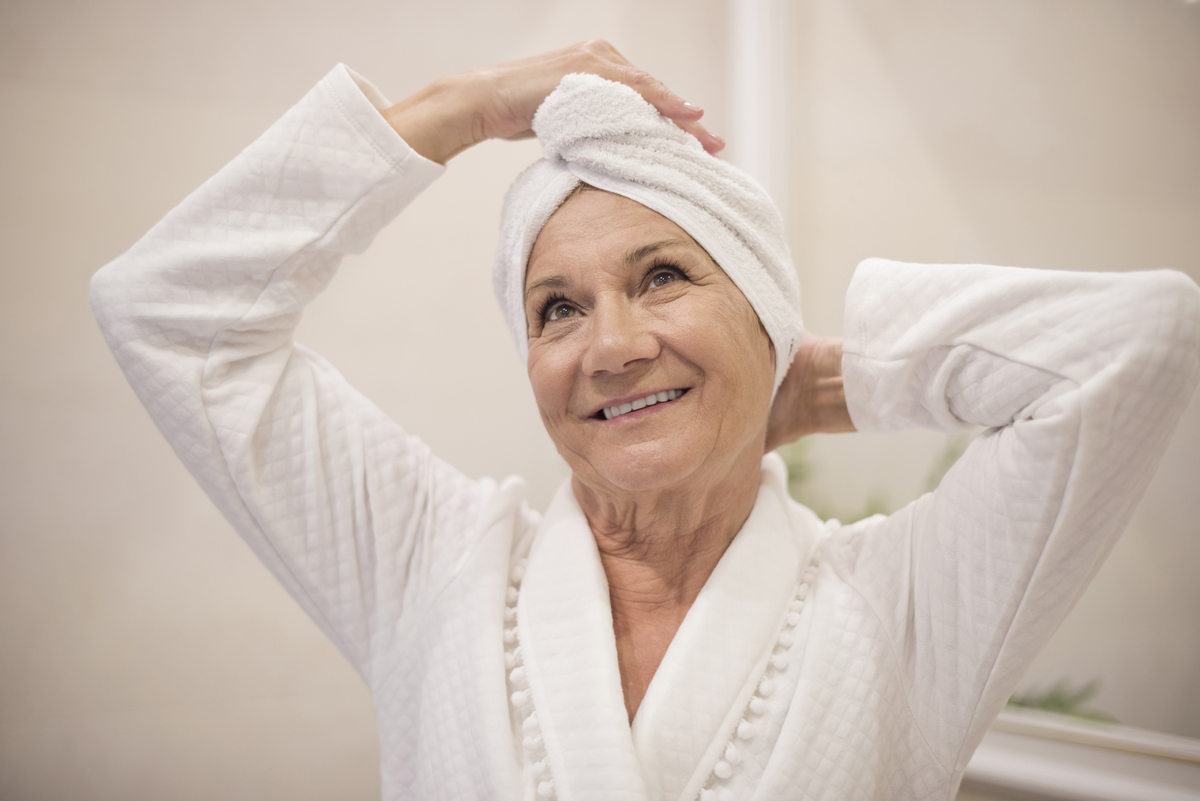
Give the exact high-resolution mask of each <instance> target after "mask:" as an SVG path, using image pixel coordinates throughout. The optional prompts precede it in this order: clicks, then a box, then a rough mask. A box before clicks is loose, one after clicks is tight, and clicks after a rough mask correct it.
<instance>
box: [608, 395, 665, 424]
mask: <svg viewBox="0 0 1200 801" xmlns="http://www.w3.org/2000/svg"><path fill="white" fill-rule="evenodd" d="M687 395H688V393H687V392H685V393H683V394H682V395H680V396H679V397H678V398H676V399H675V400H673V401H659V402H658V403H656V404H654V405H653V406H644V407H642V408H641V409H634V410H633V411H632V412H626V413H625V414H622V415H620V416H618V417H614V418H612V419H611V420H601V421H600V422H601V423H620V422H622V421H624V420H639V419H641V418H642V417H644V416H645V415H646V414H648V413H649V412H653V411H655V410H656V409H661V408H663V407H668V406H674V405H675V404H677V403H679V402H680V401H681V400H683V399H684V398H685V397H687ZM602 414H603V413H602ZM593 419H595V418H593Z"/></svg>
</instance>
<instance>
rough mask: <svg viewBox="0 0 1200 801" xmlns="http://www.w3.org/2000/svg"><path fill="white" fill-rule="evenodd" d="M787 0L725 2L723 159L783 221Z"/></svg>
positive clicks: (785, 209) (785, 216)
mask: <svg viewBox="0 0 1200 801" xmlns="http://www.w3.org/2000/svg"><path fill="white" fill-rule="evenodd" d="M788 12H789V7H788V2H787V0H730V3H729V41H730V48H729V52H730V61H731V64H730V71H731V73H732V81H731V86H732V92H733V102H732V103H731V107H732V109H733V124H732V126H731V136H730V138H729V153H728V158H729V160H730V161H731V162H733V163H734V164H736V165H738V166H739V167H741V168H742V169H744V170H745V171H746V172H748V173H750V174H751V175H752V176H754V178H755V179H756V180H757V181H758V182H759V183H761V184H762V185H763V187H764V188H765V189H766V190H767V192H769V193H770V195H771V197H772V198H774V200H775V203H776V204H777V205H778V206H779V210H780V212H781V213H782V214H783V219H784V224H785V225H786V224H787V220H788V213H787V212H788V147H787V145H788V132H787V127H788V114H787V112H788V75H789V72H790V59H789V41H790V33H791V26H790V24H789V23H790V15H789V13H788Z"/></svg>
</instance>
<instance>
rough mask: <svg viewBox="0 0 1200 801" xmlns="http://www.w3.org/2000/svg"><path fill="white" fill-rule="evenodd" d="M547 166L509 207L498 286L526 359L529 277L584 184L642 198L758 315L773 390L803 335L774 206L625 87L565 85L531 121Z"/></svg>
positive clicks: (515, 190)
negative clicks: (551, 228)
mask: <svg viewBox="0 0 1200 801" xmlns="http://www.w3.org/2000/svg"><path fill="white" fill-rule="evenodd" d="M533 130H534V133H536V134H537V137H538V141H539V142H541V145H542V155H543V158H542V159H541V160H540V161H537V162H535V163H534V164H533V165H532V166H530V167H529V168H528V169H527V170H525V172H523V173H522V174H521V175H520V177H518V178H517V180H516V182H515V183H513V185H512V188H511V189H509V191H508V195H507V197H506V198H505V200H504V210H503V212H502V215H501V223H500V240H499V243H498V245H497V248H496V261H495V265H494V270H493V286H494V288H495V291H496V298H497V300H499V302H500V308H501V309H502V310H503V312H504V317H505V320H507V321H508V327H509V330H510V331H512V335H513V339H514V340H515V341H516V344H517V349H518V350H519V351H520V353H521V359H522V361H524V360H525V359H526V358H527V357H528V355H529V350H528V342H527V340H526V324H525V323H526V321H525V309H524V305H523V295H524V282H525V267H526V264H527V263H528V261H529V254H530V251H531V250H532V249H533V243H534V241H535V240H536V239H537V236H538V233H539V232H540V231H541V230H542V226H543V225H545V224H546V221H547V220H548V219H549V218H550V215H551V214H553V213H554V211H555V210H556V209H557V208H558V207H559V206H560V205H561V204H562V202H563V199H564V198H566V196H567V195H569V194H570V193H571V190H573V189H574V188H575V187H576V185H578V183H579V182H580V181H582V182H584V183H587V184H591V185H592V186H594V187H597V188H599V189H604V190H607V191H609V192H613V193H615V194H618V195H622V196H624V197H627V198H629V199H630V200H636V201H637V202H638V203H641V204H642V205H643V206H646V207H647V208H650V209H653V210H654V211H657V212H658V213H659V214H661V215H663V216H664V217H666V218H667V219H669V220H671V221H672V222H674V223H675V224H676V225H678V226H679V227H680V228H682V229H683V230H685V231H687V232H688V234H690V235H691V237H692V238H693V239H695V240H696V241H697V242H698V243H700V245H701V246H702V247H703V248H704V249H705V250H707V251H708V254H709V255H710V256H712V257H713V259H714V260H715V261H716V262H717V264H719V265H720V266H721V269H723V270H724V271H725V273H726V274H727V275H729V277H730V278H731V279H732V280H733V282H734V284H736V285H737V287H738V289H740V290H741V291H742V294H743V295H745V296H746V299H747V300H748V301H750V305H751V306H752V307H753V308H754V311H755V312H757V314H758V318H759V320H761V321H762V324H763V327H764V328H766V330H767V334H768V336H770V338H771V341H772V342H773V343H774V345H775V355H776V358H775V388H778V387H779V384H780V382H782V381H783V377H784V376H785V375H787V370H788V367H790V366H791V363H792V357H793V356H794V355H795V353H796V347H797V346H798V345H799V343H800V336H801V334H802V332H803V329H802V327H801V322H800V283H799V282H798V281H797V280H796V272H795V270H794V269H793V267H792V260H791V256H790V255H789V254H788V248H787V242H786V239H785V237H784V232H783V221H782V220H781V219H780V216H779V211H778V210H777V209H776V208H775V204H774V203H772V202H771V198H770V197H769V196H768V195H767V193H766V192H765V191H763V189H762V187H760V186H759V185H758V184H757V183H755V181H754V180H753V179H752V178H750V176H748V175H746V174H745V173H744V172H742V171H741V170H739V169H737V168H736V167H734V166H732V165H730V164H728V163H726V162H724V161H721V160H720V159H718V158H716V157H714V156H710V155H709V154H708V153H706V152H705V151H704V148H703V147H701V146H700V143H699V142H698V141H697V140H696V138H695V137H693V136H692V135H691V134H688V133H684V132H683V131H682V130H680V129H679V128H678V127H676V126H675V125H674V123H672V122H670V121H669V120H667V119H666V118H664V117H663V116H662V115H660V114H659V113H658V112H657V111H656V110H655V109H654V107H653V106H651V105H650V104H649V103H647V102H646V101H645V100H644V99H642V96H641V95H639V94H638V93H637V92H635V91H634V90H633V89H630V88H629V87H628V86H625V85H624V84H620V83H614V82H613V81H606V80H604V79H603V78H600V77H598V76H595V75H582V74H575V75H568V76H566V77H565V78H563V79H562V82H561V83H560V84H559V86H558V88H557V89H556V90H555V91H554V92H553V93H551V94H550V96H549V97H547V98H546V100H545V102H543V103H542V105H541V107H540V108H539V109H538V110H537V114H535V115H534V118H533Z"/></svg>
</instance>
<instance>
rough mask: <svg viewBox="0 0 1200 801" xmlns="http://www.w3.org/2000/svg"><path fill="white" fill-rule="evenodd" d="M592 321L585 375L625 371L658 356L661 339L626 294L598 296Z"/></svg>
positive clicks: (589, 330)
mask: <svg viewBox="0 0 1200 801" xmlns="http://www.w3.org/2000/svg"><path fill="white" fill-rule="evenodd" d="M588 322H589V325H588V330H587V338H588V339H587V345H586V350H585V351H584V354H583V365H582V367H583V372H584V374H585V375H589V376H591V375H599V374H601V373H612V374H614V375H616V374H620V373H624V372H625V371H626V370H629V369H631V368H633V367H635V366H636V365H638V364H639V363H643V362H645V361H648V360H651V359H654V358H655V357H657V356H658V353H659V344H658V340H657V338H655V337H654V335H653V334H652V332H651V331H650V329H649V327H648V326H647V325H646V322H647V321H646V320H644V319H642V315H640V314H639V313H638V309H637V308H635V305H634V304H632V303H630V301H629V299H628V298H625V297H624V296H620V297H608V298H599V299H597V302H596V305H595V307H594V308H593V309H592V313H591V319H590V320H589V321H588Z"/></svg>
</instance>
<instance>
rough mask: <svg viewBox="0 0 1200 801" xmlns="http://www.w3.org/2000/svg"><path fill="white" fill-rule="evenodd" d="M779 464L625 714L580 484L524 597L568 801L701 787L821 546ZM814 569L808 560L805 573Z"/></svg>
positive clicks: (559, 783) (651, 796) (552, 521)
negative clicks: (791, 497) (797, 509)
mask: <svg viewBox="0 0 1200 801" xmlns="http://www.w3.org/2000/svg"><path fill="white" fill-rule="evenodd" d="M787 503H788V502H787V490H786V474H785V471H784V468H783V464H782V462H781V461H780V460H779V459H778V457H767V458H766V459H765V460H764V463H763V472H762V483H761V484H760V487H759V493H758V499H757V500H756V502H755V506H754V509H753V511H752V512H751V514H750V517H749V518H748V519H747V521H746V524H745V525H744V526H743V528H742V531H741V532H740V533H739V534H738V536H737V538H736V539H734V541H733V543H732V544H731V545H730V546H729V549H728V550H727V551H726V552H725V555H724V556H723V557H722V558H721V561H720V562H719V563H718V564H717V567H716V569H715V570H714V571H713V574H712V576H710V577H709V580H708V582H707V583H706V584H705V586H704V587H703V589H702V590H701V592H700V595H699V596H698V597H697V599H696V601H695V603H694V604H693V605H692V608H691V609H690V610H689V612H688V614H687V617H686V618H685V619H684V622H683V625H682V626H681V627H680V629H679V631H678V633H677V634H676V635H675V638H674V639H673V640H672V642H671V646H670V648H669V649H668V650H667V653H666V655H665V657H664V658H663V661H662V664H661V665H660V666H659V668H658V671H657V672H656V673H655V675H654V679H653V681H652V682H651V683H650V686H649V688H648V690H647V692H646V696H645V698H644V699H643V700H642V704H641V707H640V708H639V710H638V713H637V716H636V718H635V719H634V723H633V727H632V730H631V728H630V725H629V723H628V715H627V713H626V711H625V700H624V695H623V693H622V690H621V676H620V669H619V668H618V665H617V649H616V639H615V637H614V634H613V625H612V608H611V606H610V605H609V596H608V581H607V579H606V577H605V574H604V569H603V567H602V566H601V564H600V556H599V553H598V551H597V549H596V543H595V540H594V539H593V537H592V533H591V530H590V528H589V527H588V523H587V519H586V518H585V517H584V514H583V511H582V510H581V509H580V508H579V504H578V502H577V501H576V500H575V495H574V493H573V492H572V490H571V486H570V482H566V483H565V484H564V485H563V487H562V488H561V489H560V490H559V492H558V495H557V496H556V497H555V499H554V502H553V503H552V504H551V506H550V509H549V510H548V511H547V513H546V516H545V518H544V519H543V522H542V530H541V531H540V532H539V533H538V538H537V542H536V544H535V545H534V549H533V553H532V554H531V556H530V561H529V565H528V568H527V570H526V572H525V577H524V581H523V584H522V586H521V597H520V601H519V603H518V610H517V622H518V631H519V638H520V644H521V651H522V656H523V660H524V663H525V668H526V671H527V673H528V675H529V682H530V688H531V691H532V693H533V703H534V708H535V709H536V711H537V716H538V721H539V723H540V727H541V730H542V735H543V736H544V738H545V742H546V750H547V754H548V756H549V761H550V768H551V770H552V772H553V774H554V780H555V785H556V787H557V793H558V797H559V798H560V799H562V801H578V800H579V799H596V800H597V801H600V799H605V800H606V801H607V799H612V798H622V799H646V801H675V799H678V798H679V797H680V796H681V794H682V793H683V792H684V790H685V789H686V790H687V791H688V792H689V793H690V795H693V796H694V795H696V794H698V793H699V790H700V786H701V785H702V783H703V782H704V779H705V778H706V777H707V775H708V772H709V771H710V770H711V769H712V766H713V764H714V763H715V762H716V761H717V759H718V758H719V756H720V753H721V751H722V750H723V749H724V746H725V743H726V741H727V740H728V738H729V736H730V733H731V732H732V729H733V727H734V726H736V724H737V721H738V719H739V718H740V716H741V714H742V712H743V710H744V708H745V705H746V704H747V703H748V702H749V700H750V695H751V694H752V693H753V691H754V686H755V685H756V684H757V678H756V676H757V675H758V674H759V673H761V672H762V670H763V669H764V668H765V665H766V661H767V659H768V658H769V656H770V650H771V647H772V645H773V644H774V641H775V636H776V634H777V632H778V630H779V627H780V625H781V624H782V619H783V615H784V614H785V612H786V607H787V603H788V600H789V599H790V597H791V593H792V590H793V589H794V587H795V585H796V581H797V577H798V576H799V574H800V572H801V570H802V569H803V565H804V562H805V561H807V558H808V554H809V551H810V550H811V547H812V542H814V541H815V540H812V538H810V537H806V536H805V535H804V534H803V533H801V532H802V531H803V528H804V527H803V526H798V525H797V522H796V521H795V520H793V519H792V518H791V515H790V513H789V510H788V506H787ZM802 560H803V561H802Z"/></svg>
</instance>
